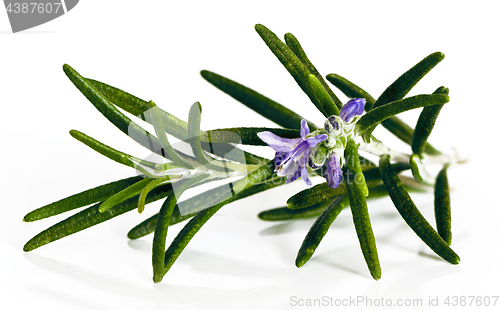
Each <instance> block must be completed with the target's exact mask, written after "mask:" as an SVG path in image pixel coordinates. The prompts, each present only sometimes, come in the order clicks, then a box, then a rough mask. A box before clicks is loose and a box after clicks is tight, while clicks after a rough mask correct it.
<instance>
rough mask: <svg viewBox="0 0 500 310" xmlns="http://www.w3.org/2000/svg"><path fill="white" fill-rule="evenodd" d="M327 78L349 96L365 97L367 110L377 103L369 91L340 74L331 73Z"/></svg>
mask: <svg viewBox="0 0 500 310" xmlns="http://www.w3.org/2000/svg"><path fill="white" fill-rule="evenodd" d="M326 79H327V80H328V81H329V82H330V83H332V85H333V86H335V87H337V88H338V89H339V90H340V91H341V92H343V93H344V94H345V95H346V96H347V97H349V98H365V99H366V105H365V110H367V111H368V110H369V107H371V106H372V105H373V104H374V103H375V99H374V98H373V97H372V96H370V94H369V93H367V92H366V91H364V90H363V89H362V88H361V87H359V86H357V85H356V84H354V83H352V82H350V81H349V80H347V79H346V78H343V77H341V76H340V75H338V74H333V73H330V74H328V75H327V76H326ZM367 107H368V108H367Z"/></svg>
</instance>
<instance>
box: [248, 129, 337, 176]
mask: <svg viewBox="0 0 500 310" xmlns="http://www.w3.org/2000/svg"><path fill="white" fill-rule="evenodd" d="M309 133H310V132H309V127H308V126H307V122H306V120H304V119H303V120H302V121H301V122H300V136H301V138H296V139H286V138H281V137H279V136H277V135H275V134H273V133H272V132H270V131H262V132H259V133H257V136H259V138H260V139H261V140H262V141H264V142H265V143H267V144H268V145H269V146H270V147H272V148H273V149H274V150H275V151H276V156H275V157H274V167H275V169H274V171H275V172H276V174H277V175H278V176H285V175H286V176H287V180H286V182H287V183H290V182H292V181H294V180H296V179H297V178H298V177H300V176H302V179H303V180H304V182H305V183H306V184H307V185H312V183H311V180H309V178H308V176H309V174H308V172H307V161H308V157H309V154H310V153H311V149H312V148H313V147H315V146H316V145H317V144H318V143H320V142H322V141H324V140H325V139H326V138H327V137H328V136H327V135H326V134H321V135H317V136H315V137H310V138H307V136H308V135H309Z"/></svg>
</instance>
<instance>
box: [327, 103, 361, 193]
mask: <svg viewBox="0 0 500 310" xmlns="http://www.w3.org/2000/svg"><path fill="white" fill-rule="evenodd" d="M365 104H366V100H365V99H364V98H354V99H351V100H349V101H348V102H347V103H346V104H345V105H344V106H343V107H342V109H341V110H340V114H339V116H336V115H332V116H330V117H329V118H328V119H327V120H326V122H325V130H326V132H327V133H328V135H329V139H328V141H327V142H326V145H328V146H330V147H332V148H333V149H334V151H333V152H332V153H331V155H330V157H329V159H328V161H327V164H326V173H325V178H326V182H327V183H328V185H329V186H330V187H331V188H337V187H339V185H340V182H341V181H342V164H341V162H342V161H343V154H342V153H343V151H344V148H345V143H346V142H347V138H348V137H349V136H350V132H351V131H352V128H353V127H354V124H355V123H356V121H357V118H358V116H360V115H362V114H363V111H364V108H365ZM355 118H356V119H355ZM351 123H352V124H351ZM338 141H341V142H343V144H341V145H340V146H339V144H338ZM337 152H339V153H340V154H339V153H337Z"/></svg>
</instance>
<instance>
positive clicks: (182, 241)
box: [153, 161, 274, 282]
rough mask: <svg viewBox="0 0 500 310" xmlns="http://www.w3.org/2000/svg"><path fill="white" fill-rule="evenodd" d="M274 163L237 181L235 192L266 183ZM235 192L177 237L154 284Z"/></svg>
mask: <svg viewBox="0 0 500 310" xmlns="http://www.w3.org/2000/svg"><path fill="white" fill-rule="evenodd" d="M273 170H274V162H273V161H270V162H268V163H267V164H265V165H263V166H261V167H260V168H259V169H256V170H254V171H252V173H250V174H249V175H247V177H246V178H243V179H241V180H238V181H236V182H235V183H233V184H234V185H233V188H234V192H237V193H241V192H244V191H245V190H247V189H249V188H251V187H252V186H253V185H255V184H257V183H259V182H262V181H264V180H265V179H267V178H269V177H270V176H272V175H273V174H274V172H273ZM232 192H233V190H230V191H227V192H226V193H223V194H222V195H220V196H219V197H218V198H216V199H215V200H213V202H212V203H211V204H210V205H209V206H208V207H207V208H206V209H203V210H202V211H200V212H198V213H197V214H196V215H195V217H193V218H192V219H191V220H190V221H189V222H188V223H187V224H186V226H184V228H183V229H182V230H181V231H180V232H179V234H178V235H177V236H176V237H175V239H174V241H172V244H170V246H169V247H168V249H167V251H166V253H165V268H164V270H163V274H156V275H155V278H154V279H153V280H154V282H160V281H161V280H162V278H163V276H164V275H165V274H166V273H167V272H168V270H169V269H170V268H171V267H172V265H173V264H174V262H175V261H176V260H177V258H178V257H179V255H181V253H182V251H183V250H184V248H185V247H186V246H187V245H188V243H189V241H190V240H191V239H192V238H193V237H194V235H195V234H196V233H197V232H198V231H199V230H200V229H201V227H203V225H204V224H205V223H206V222H207V221H208V220H209V219H210V218H211V217H212V216H213V215H214V214H215V213H216V212H217V211H218V210H219V209H220V208H222V207H223V206H224V205H226V204H228V203H230V202H232V201H234V200H235V199H236V197H238V195H239V194H237V195H235V196H234V195H232Z"/></svg>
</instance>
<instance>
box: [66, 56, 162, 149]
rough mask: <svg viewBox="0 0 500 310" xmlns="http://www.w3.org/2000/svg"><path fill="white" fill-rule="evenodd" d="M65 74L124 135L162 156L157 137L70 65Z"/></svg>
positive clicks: (67, 66)
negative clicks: (129, 116)
mask: <svg viewBox="0 0 500 310" xmlns="http://www.w3.org/2000/svg"><path fill="white" fill-rule="evenodd" d="M63 70H64V73H66V75H67V76H68V78H69V79H70V80H71V82H72V83H73V84H74V85H75V86H76V88H78V90H80V91H81V92H82V94H83V95H84V96H85V97H86V98H87V99H88V100H89V101H90V102H91V103H92V104H93V105H94V106H95V107H96V108H97V110H99V112H101V114H102V115H104V116H105V117H106V118H107V119H108V120H109V121H110V122H111V123H113V125H115V126H116V127H118V129H120V130H121V131H122V132H123V133H125V134H126V135H128V136H129V137H131V138H132V139H133V140H135V141H136V142H138V143H139V144H140V145H142V146H144V147H145V148H147V149H148V150H150V151H152V152H155V153H157V154H160V155H161V152H160V149H161V146H160V143H159V141H158V139H156V137H155V136H153V135H152V134H150V133H149V132H147V131H146V130H144V129H143V128H142V127H140V126H139V125H137V124H136V123H134V122H133V121H131V120H130V119H129V118H128V117H126V116H125V115H124V114H123V113H122V112H120V111H119V110H118V109H117V108H116V107H115V106H114V105H113V104H112V103H111V102H109V101H108V99H106V97H104V96H103V95H102V94H101V93H99V91H97V89H95V88H94V87H93V86H92V84H90V83H89V82H87V80H86V79H85V78H83V77H82V76H81V75H80V74H78V72H76V71H75V70H74V69H73V68H71V67H70V66H69V65H66V64H65V65H64V66H63Z"/></svg>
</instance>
